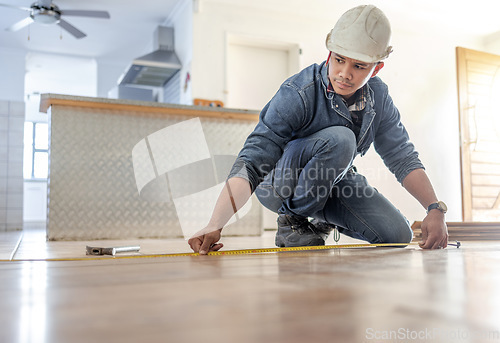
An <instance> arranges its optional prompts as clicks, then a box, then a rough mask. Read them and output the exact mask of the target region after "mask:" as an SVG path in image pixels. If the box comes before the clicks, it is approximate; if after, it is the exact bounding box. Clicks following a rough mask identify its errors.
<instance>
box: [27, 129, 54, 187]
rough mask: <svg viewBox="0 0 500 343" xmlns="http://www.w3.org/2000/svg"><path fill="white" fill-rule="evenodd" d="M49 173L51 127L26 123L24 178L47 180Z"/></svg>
mask: <svg viewBox="0 0 500 343" xmlns="http://www.w3.org/2000/svg"><path fill="white" fill-rule="evenodd" d="M48 172H49V125H48V124H47V123H41V122H25V123H24V178H25V179H46V178H47V176H48Z"/></svg>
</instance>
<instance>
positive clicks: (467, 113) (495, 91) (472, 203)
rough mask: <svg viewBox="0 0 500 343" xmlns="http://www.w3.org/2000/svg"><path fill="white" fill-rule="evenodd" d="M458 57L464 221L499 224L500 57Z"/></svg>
mask: <svg viewBox="0 0 500 343" xmlns="http://www.w3.org/2000/svg"><path fill="white" fill-rule="evenodd" d="M456 55H457V77H458V101H459V118H460V150H461V151H460V155H461V156H460V157H461V167H462V168H461V173H462V175H461V176H462V215H463V220H464V221H480V222H481V221H483V222H484V221H500V107H499V106H498V103H497V102H498V96H499V95H500V56H498V55H493V54H489V53H485V52H481V51H476V50H470V49H465V48H461V47H457V49H456Z"/></svg>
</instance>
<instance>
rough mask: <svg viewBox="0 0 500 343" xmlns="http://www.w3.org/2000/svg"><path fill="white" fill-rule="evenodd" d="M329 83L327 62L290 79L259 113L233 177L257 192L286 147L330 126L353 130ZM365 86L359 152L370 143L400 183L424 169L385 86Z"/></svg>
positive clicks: (377, 80)
mask: <svg viewBox="0 0 500 343" xmlns="http://www.w3.org/2000/svg"><path fill="white" fill-rule="evenodd" d="M328 83H329V80H328V76H327V66H326V65H325V62H323V63H321V64H320V65H317V64H313V65H311V66H309V67H307V68H305V69H304V70H302V71H301V72H299V73H298V74H295V75H293V76H291V77H290V78H288V79H287V80H286V81H285V82H284V83H283V84H282V85H281V87H280V88H279V90H278V92H277V93H276V94H275V95H274V97H273V98H272V99H271V100H270V101H269V102H268V103H267V104H266V106H265V107H264V108H263V109H262V111H261V113H260V119H259V122H258V124H257V126H256V127H255V129H254V130H253V132H252V133H251V134H250V135H249V136H248V138H247V140H246V142H245V144H244V146H243V149H242V150H241V151H240V153H239V154H238V157H237V159H236V161H235V163H234V165H233V167H232V169H231V172H230V173H229V177H228V178H231V177H235V176H237V177H242V178H244V179H246V180H248V181H249V182H250V185H251V187H252V191H254V190H255V189H256V188H257V186H258V185H259V183H260V182H261V181H262V180H263V178H264V177H265V176H266V175H267V174H268V173H269V172H270V171H271V170H272V169H273V168H274V166H275V164H276V162H277V161H278V160H279V159H280V157H281V155H282V154H283V150H284V147H285V145H286V144H287V143H288V142H289V141H291V140H293V139H297V138H302V137H307V136H309V135H311V134H313V133H315V132H317V131H319V130H322V129H324V128H326V127H330V126H341V125H342V126H345V127H349V128H351V129H352V126H353V123H352V120H351V115H350V112H349V110H348V109H347V107H346V105H345V103H344V101H342V98H341V96H340V95H338V94H336V93H331V92H327V86H328ZM365 87H367V104H366V107H365V108H364V109H363V110H362V111H363V114H362V115H363V122H362V124H361V130H360V132H359V135H358V136H357V154H361V156H363V155H364V154H365V153H366V152H367V151H368V149H369V148H370V146H371V144H372V143H373V144H374V147H375V150H376V151H377V153H378V154H379V155H380V156H381V157H382V159H383V161H384V163H385V165H386V166H387V167H388V168H389V170H390V171H391V172H392V173H393V174H394V175H395V176H396V178H397V180H398V181H399V182H400V183H402V182H403V180H404V178H405V177H406V176H407V175H408V174H409V173H410V172H411V171H412V170H414V169H419V168H424V166H423V165H422V162H421V161H420V160H419V158H418V153H417V151H415V147H414V145H413V144H412V143H411V142H410V141H409V136H408V133H407V131H406V129H405V128H404V126H403V124H402V123H401V120H400V114H399V111H398V109H397V108H396V106H395V105H394V103H393V102H392V99H391V97H390V96H389V92H388V87H387V85H386V84H385V83H384V82H382V80H381V79H380V78H379V77H372V78H371V79H370V80H369V81H368V83H367V84H366V85H365Z"/></svg>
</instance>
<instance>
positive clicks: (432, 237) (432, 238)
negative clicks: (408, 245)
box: [419, 210, 448, 249]
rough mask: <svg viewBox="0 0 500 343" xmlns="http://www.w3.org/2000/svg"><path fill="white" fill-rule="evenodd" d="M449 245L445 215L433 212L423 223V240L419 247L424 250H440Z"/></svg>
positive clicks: (437, 211)
mask: <svg viewBox="0 0 500 343" xmlns="http://www.w3.org/2000/svg"><path fill="white" fill-rule="evenodd" d="M447 245H448V228H447V227H446V222H445V220H444V213H443V212H441V211H439V210H431V211H430V212H429V213H428V214H427V216H426V217H425V218H424V220H423V221H422V240H421V241H420V242H419V246H420V247H421V248H422V249H440V248H443V249H444V248H446V246H447Z"/></svg>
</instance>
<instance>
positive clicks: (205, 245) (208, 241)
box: [199, 236, 213, 255]
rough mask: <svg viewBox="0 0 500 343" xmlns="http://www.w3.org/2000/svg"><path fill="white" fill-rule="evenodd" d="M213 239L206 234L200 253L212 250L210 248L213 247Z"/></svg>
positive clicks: (203, 253)
mask: <svg viewBox="0 0 500 343" xmlns="http://www.w3.org/2000/svg"><path fill="white" fill-rule="evenodd" d="M212 244H213V240H212V239H210V238H209V237H208V236H205V239H204V240H203V243H202V244H201V247H200V251H199V252H200V255H206V254H208V252H209V251H210V249H211V248H212V247H213V246H212Z"/></svg>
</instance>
